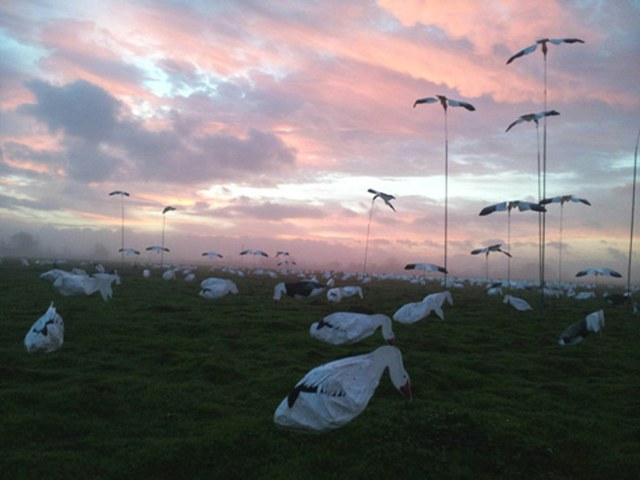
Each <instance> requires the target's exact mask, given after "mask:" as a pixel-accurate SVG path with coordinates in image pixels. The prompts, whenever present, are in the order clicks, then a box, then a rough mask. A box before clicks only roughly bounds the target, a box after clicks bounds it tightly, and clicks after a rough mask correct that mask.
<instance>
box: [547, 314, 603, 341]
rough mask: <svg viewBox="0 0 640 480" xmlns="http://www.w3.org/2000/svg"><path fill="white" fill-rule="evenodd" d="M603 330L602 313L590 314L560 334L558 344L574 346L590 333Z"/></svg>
mask: <svg viewBox="0 0 640 480" xmlns="http://www.w3.org/2000/svg"><path fill="white" fill-rule="evenodd" d="M603 328H604V311H602V310H598V311H597V312H593V313H590V314H589V315H587V316H586V318H584V319H583V320H579V321H577V322H576V323H574V324H572V325H569V327H567V329H566V330H565V331H564V332H562V333H561V334H560V338H559V340H558V343H559V344H560V345H575V344H576V343H579V342H581V341H582V340H583V339H584V338H585V337H586V336H587V335H589V333H590V332H595V333H597V332H600V331H601V330H602V329H603Z"/></svg>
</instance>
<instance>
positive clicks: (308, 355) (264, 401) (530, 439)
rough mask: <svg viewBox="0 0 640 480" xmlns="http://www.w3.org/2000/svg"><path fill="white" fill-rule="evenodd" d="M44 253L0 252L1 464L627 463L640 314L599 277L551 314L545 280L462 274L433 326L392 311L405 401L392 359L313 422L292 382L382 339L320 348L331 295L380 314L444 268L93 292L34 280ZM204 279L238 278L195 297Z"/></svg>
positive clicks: (492, 466)
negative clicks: (356, 293)
mask: <svg viewBox="0 0 640 480" xmlns="http://www.w3.org/2000/svg"><path fill="white" fill-rule="evenodd" d="M72 266H76V265H66V266H64V267H63V268H65V269H70V268H71V267H72ZM50 268H52V267H51V266H37V265H32V266H28V267H25V266H21V265H20V264H19V263H18V262H13V261H11V260H5V261H4V263H3V264H1V265H0V319H1V325H2V334H1V335H0V385H1V386H2V388H0V411H1V412H2V421H1V422H0V452H1V453H0V472H2V477H3V478H7V479H13V480H17V479H39V478H42V479H45V478H46V479H48V480H53V479H83V478H87V479H127V478H132V479H177V478H184V479H218V478H219V479H236V478H237V479H298V478H300V479H314V478H317V479H340V480H344V479H374V478H422V479H427V478H430V479H466V478H473V479H475V480H477V479H491V478H508V479H527V480H532V479H580V480H584V479H611V478H616V479H635V478H638V472H640V348H639V346H638V343H639V339H640V317H638V316H633V315H632V313H631V308H630V307H629V306H628V305H620V306H610V305H607V304H606V303H605V302H604V301H603V300H602V298H601V293H602V291H601V290H600V291H599V295H598V298H595V299H589V300H576V299H571V298H561V299H548V300H547V302H546V305H545V308H544V309H541V308H540V307H539V302H538V295H537V292H535V291H519V292H515V293H514V294H515V295H516V296H519V297H522V298H525V299H526V300H528V301H529V302H530V303H531V304H532V305H535V306H536V308H535V310H534V311H529V312H518V311H516V310H514V309H513V308H511V307H510V306H507V305H505V304H503V303H502V301H501V300H502V299H501V298H500V297H489V296H487V295H486V293H485V291H484V289H483V288H482V287H472V286H466V287H465V288H462V289H454V290H452V294H453V300H454V305H453V306H452V307H450V306H448V305H447V306H445V315H446V319H445V320H444V321H442V320H440V319H438V318H437V317H436V316H435V315H432V316H431V317H429V318H427V319H424V320H421V321H419V322H417V323H415V324H413V325H402V324H398V323H395V322H394V331H395V334H396V338H397V346H398V347H399V348H400V349H401V350H402V352H403V356H404V365H405V368H406V370H407V371H408V372H409V374H410V376H411V382H412V389H413V400H412V401H411V402H406V401H405V400H404V399H403V398H402V397H401V396H400V394H399V393H398V392H397V391H396V390H395V389H394V388H393V386H392V385H391V382H390V381H389V379H388V375H386V374H385V376H384V377H383V379H382V381H381V384H380V386H379V387H378V390H377V391H376V393H375V395H374V397H373V398H372V400H371V402H370V403H369V406H368V407H367V409H366V410H365V412H364V413H363V414H362V415H360V416H359V417H357V418H356V419H355V420H353V421H352V422H351V423H349V424H347V425H346V426H344V427H342V428H340V429H338V430H335V431H333V432H330V433H327V434H322V435H305V434H300V433H296V432H291V431H287V430H283V429H280V428H278V427H277V426H276V425H275V424H274V422H273V412H274V410H275V408H276V406H277V405H278V404H279V403H280V401H281V400H282V399H283V398H284V397H285V396H286V395H287V393H288V391H289V390H290V389H291V388H292V387H293V386H294V385H295V383H296V382H297V381H298V380H299V379H300V378H302V376H303V375H304V374H305V373H306V372H307V371H308V370H310V369H311V368H313V367H315V366H317V365H319V364H321V363H324V362H327V361H330V360H333V359H337V358H341V357H345V356H349V355H355V354H360V353H367V352H370V351H372V350H373V349H375V348H376V347H378V346H379V345H381V344H382V343H383V340H382V336H381V335H380V334H379V332H376V334H375V335H374V336H372V337H369V338H367V339H366V340H364V341H363V342H361V343H358V344H356V345H351V346H331V345H327V344H322V343H319V342H318V341H316V340H314V339H312V338H311V337H310V336H309V333H308V329H309V326H310V324H311V323H312V322H314V321H317V320H319V319H320V318H322V317H323V316H325V315H327V314H329V313H331V312H334V311H342V310H351V311H362V312H368V313H374V312H375V313H385V314H387V315H389V316H391V315H392V314H393V313H394V312H395V311H396V310H397V309H398V308H399V307H400V306H402V305H404V304H405V303H408V302H415V301H419V300H421V299H422V298H423V297H424V296H425V295H426V294H428V293H433V292H436V291H441V290H442V288H441V287H440V285H439V284H438V283H437V282H435V281H433V282H429V283H427V285H414V284H411V283H409V282H407V281H402V280H373V281H372V282H371V283H368V284H365V285H363V290H364V299H362V300H361V299H360V298H357V297H355V298H354V297H352V298H347V299H344V300H343V301H342V302H341V303H339V304H337V305H334V304H330V303H329V302H328V301H327V300H326V297H324V296H322V297H316V298H312V299H307V300H293V299H289V298H285V299H284V300H283V301H281V302H280V303H279V304H274V303H273V302H272V300H271V296H272V294H273V287H274V285H275V283H276V282H277V281H281V280H283V279H284V278H283V277H280V278H279V279H278V280H275V279H272V278H269V277H268V276H256V275H247V276H245V277H239V276H233V275H230V274H229V273H225V272H222V271H214V272H211V271H209V270H208V269H207V268H204V267H203V268H200V269H199V270H198V271H197V276H198V279H197V281H196V282H191V283H189V282H185V281H184V280H183V279H182V277H178V278H177V279H176V280H174V281H164V280H162V278H161V271H160V270H153V271H152V276H151V278H149V279H145V278H143V276H142V272H141V269H137V268H133V267H131V268H128V269H125V270H124V271H121V272H120V274H121V277H122V284H121V285H120V286H114V294H113V298H112V299H110V300H109V301H107V302H104V301H103V300H102V298H100V296H99V295H98V294H95V295H93V296H90V297H86V296H73V297H63V296H61V295H60V294H58V292H57V291H56V290H55V289H54V288H53V287H52V285H51V284H50V283H49V282H47V281H45V280H42V279H40V278H39V275H40V273H42V272H44V271H46V270H48V269H50ZM85 268H87V269H89V268H90V267H85ZM209 276H219V277H224V278H231V279H232V280H234V281H235V282H236V284H237V285H238V288H239V291H240V293H239V294H238V295H235V296H234V295H228V296H226V297H224V298H221V299H219V300H205V299H203V298H200V297H199V296H198V291H199V285H198V284H199V281H201V280H203V279H204V278H207V277H209ZM337 283H338V285H340V284H341V282H340V281H339V277H338V282H337ZM347 283H348V284H353V282H347ZM600 288H601V289H602V288H604V287H600ZM51 301H54V303H55V306H56V307H57V310H58V313H59V314H60V315H61V316H62V318H63V319H64V322H65V340H64V345H63V346H62V348H60V349H59V350H57V351H55V352H52V353H49V354H43V353H34V354H28V353H27V352H26V350H25V348H24V345H23V339H24V336H25V334H26V333H27V331H28V330H29V328H30V327H31V325H32V324H33V322H35V320H37V319H38V318H39V317H40V316H41V315H42V314H43V313H44V312H45V310H46V309H47V308H48V306H49V304H50V302H51ZM600 309H604V311H605V319H606V326H605V328H604V331H603V332H602V334H594V335H591V336H589V337H587V338H586V339H585V340H584V341H583V342H582V343H580V344H577V345H571V346H560V345H558V342H557V336H558V335H559V334H560V333H561V332H562V331H563V330H564V328H565V327H566V326H568V325H569V324H571V323H573V322H575V321H576V320H580V319H582V318H584V317H585V316H586V315H587V314H588V313H591V312H593V311H596V310H600Z"/></svg>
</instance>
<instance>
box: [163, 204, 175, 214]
mask: <svg viewBox="0 0 640 480" xmlns="http://www.w3.org/2000/svg"><path fill="white" fill-rule="evenodd" d="M175 209H176V208H175V207H171V206H169V207H164V210H162V214H163V215H164V214H165V213H167V212H172V211H174V210H175Z"/></svg>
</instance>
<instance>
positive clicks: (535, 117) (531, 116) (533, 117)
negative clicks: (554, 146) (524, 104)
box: [505, 110, 560, 132]
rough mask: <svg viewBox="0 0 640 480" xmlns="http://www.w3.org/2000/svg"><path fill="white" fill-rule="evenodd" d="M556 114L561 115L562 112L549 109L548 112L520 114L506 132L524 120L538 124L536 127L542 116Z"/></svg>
mask: <svg viewBox="0 0 640 480" xmlns="http://www.w3.org/2000/svg"><path fill="white" fill-rule="evenodd" d="M554 115H560V112H557V111H556V110H547V111H546V112H539V113H526V114H524V115H520V116H519V117H518V119H517V120H516V121H515V122H513V123H512V124H511V125H509V126H508V127H507V129H506V130H505V132H508V131H509V130H511V129H512V128H513V127H515V126H516V125H518V124H520V123H522V122H534V123H535V124H536V127H537V126H538V123H539V121H540V119H541V118H545V117H551V116H554Z"/></svg>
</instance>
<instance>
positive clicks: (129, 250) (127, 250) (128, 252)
mask: <svg viewBox="0 0 640 480" xmlns="http://www.w3.org/2000/svg"><path fill="white" fill-rule="evenodd" d="M118 252H123V253H124V254H125V255H127V256H128V255H140V252H139V251H138V250H136V249H135V248H120V249H118Z"/></svg>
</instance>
